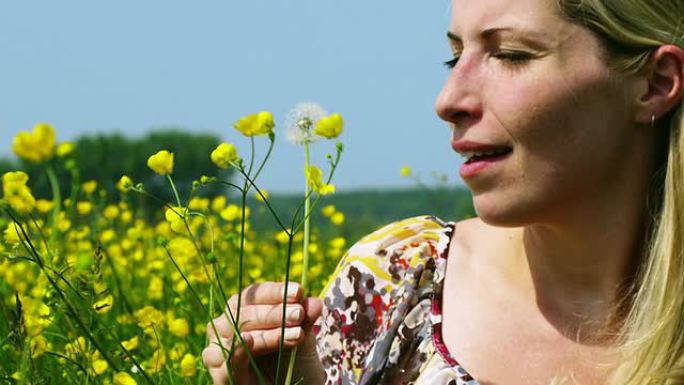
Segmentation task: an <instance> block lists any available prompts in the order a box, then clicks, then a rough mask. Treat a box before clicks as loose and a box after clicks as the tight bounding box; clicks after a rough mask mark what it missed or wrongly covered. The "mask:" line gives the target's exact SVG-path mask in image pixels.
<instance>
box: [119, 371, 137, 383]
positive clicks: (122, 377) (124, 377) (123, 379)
mask: <svg viewBox="0 0 684 385" xmlns="http://www.w3.org/2000/svg"><path fill="white" fill-rule="evenodd" d="M114 385H138V383H137V382H135V380H134V379H133V377H131V375H130V374H128V373H126V372H119V373H116V374H115V375H114Z"/></svg>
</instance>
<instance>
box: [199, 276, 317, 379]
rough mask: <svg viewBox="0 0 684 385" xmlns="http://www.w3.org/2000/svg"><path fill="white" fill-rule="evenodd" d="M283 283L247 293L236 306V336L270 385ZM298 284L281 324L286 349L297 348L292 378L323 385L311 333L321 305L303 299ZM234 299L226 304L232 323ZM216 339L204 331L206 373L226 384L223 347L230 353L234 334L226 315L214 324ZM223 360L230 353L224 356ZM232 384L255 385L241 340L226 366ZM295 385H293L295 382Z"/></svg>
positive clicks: (253, 288) (292, 287)
mask: <svg viewBox="0 0 684 385" xmlns="http://www.w3.org/2000/svg"><path fill="white" fill-rule="evenodd" d="M284 290H285V284H284V283H282V282H265V283H261V284H255V285H252V286H249V287H247V288H246V289H244V290H243V291H242V294H241V296H242V300H241V303H240V307H241V309H240V321H239V323H240V325H241V327H240V332H241V335H242V338H243V340H244V342H245V345H246V346H247V348H248V349H249V351H250V352H251V354H252V356H253V357H254V358H255V360H256V361H257V363H258V367H259V370H260V371H261V373H262V374H263V375H264V378H265V379H266V381H267V382H268V383H272V380H273V379H274V378H275V374H276V373H275V371H276V366H277V360H278V349H279V347H280V335H281V330H280V326H281V320H282V314H283V305H282V304H283V294H284ZM302 296H303V295H302V289H301V287H300V286H299V284H297V283H294V282H291V283H290V284H289V285H288V296H287V303H286V314H287V319H286V322H285V339H284V345H285V348H286V349H288V350H289V349H290V348H292V347H294V346H299V347H298V348H297V359H296V369H295V376H294V377H293V380H296V379H298V377H297V376H298V375H303V376H304V382H303V384H307V385H309V384H310V385H321V384H323V382H324V381H325V374H324V372H323V366H322V364H321V361H320V359H319V358H318V354H317V353H316V346H315V338H314V336H313V333H312V332H311V329H312V326H313V323H314V321H315V320H316V319H317V318H318V317H319V316H320V315H321V311H322V309H323V306H322V303H321V301H320V300H319V299H318V298H313V297H311V298H304V299H303V298H302ZM237 302H238V297H237V295H233V296H232V297H230V299H229V300H228V308H229V309H230V311H231V312H232V314H233V316H234V317H235V316H236V314H237ZM214 325H215V326H216V333H215V332H214V327H213V326H212V324H211V323H209V324H208V325H207V335H208V337H209V346H207V347H206V348H205V349H204V351H203V352H202V358H203V360H204V364H205V365H206V366H207V368H208V369H209V373H210V374H211V378H212V379H213V381H214V384H215V385H225V384H228V371H227V369H226V363H225V361H224V353H223V352H222V351H221V346H219V343H220V344H221V345H222V346H223V347H224V348H225V349H228V350H230V347H231V344H232V341H233V328H232V327H231V324H230V320H229V319H228V318H227V317H226V314H225V313H224V314H223V315H221V316H220V317H218V318H215V319H214ZM225 354H226V355H227V354H228V352H227V351H226V352H225ZM283 357H285V358H286V359H283V360H282V362H281V367H280V378H281V379H283V378H285V373H286V372H287V364H288V361H289V359H288V358H289V354H288V355H283ZM229 365H230V366H231V368H232V369H233V373H234V375H235V380H236V382H237V384H240V385H256V384H257V380H256V379H257V377H256V375H255V373H254V371H253V369H252V367H251V366H250V363H249V358H248V355H247V352H246V351H245V348H244V346H243V345H242V343H240V340H239V339H237V340H236V341H235V350H234V354H233V358H232V360H231V362H230V363H229ZM293 383H294V381H293Z"/></svg>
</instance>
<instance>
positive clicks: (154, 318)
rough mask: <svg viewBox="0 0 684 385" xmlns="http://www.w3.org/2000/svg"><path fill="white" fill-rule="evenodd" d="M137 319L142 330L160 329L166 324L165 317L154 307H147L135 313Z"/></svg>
mask: <svg viewBox="0 0 684 385" xmlns="http://www.w3.org/2000/svg"><path fill="white" fill-rule="evenodd" d="M135 319H136V321H137V323H138V326H140V327H141V328H147V327H151V326H155V327H159V325H162V323H163V322H164V315H163V314H162V313H161V312H160V311H159V310H157V309H155V308H154V307H152V306H145V307H144V308H142V309H140V310H137V311H136V312H135Z"/></svg>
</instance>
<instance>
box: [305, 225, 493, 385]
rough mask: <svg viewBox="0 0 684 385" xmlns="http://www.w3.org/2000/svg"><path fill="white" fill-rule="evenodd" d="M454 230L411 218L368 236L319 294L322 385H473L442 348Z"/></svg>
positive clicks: (476, 384) (443, 346)
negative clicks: (444, 287)
mask: <svg viewBox="0 0 684 385" xmlns="http://www.w3.org/2000/svg"><path fill="white" fill-rule="evenodd" d="M453 229H454V224H453V223H445V222H442V221H441V220H439V219H437V218H435V217H430V216H423V217H416V218H410V219H406V220H402V221H398V222H395V223H392V224H389V225H387V226H385V227H383V228H381V229H379V230H377V231H375V232H373V233H372V234H370V235H367V236H366V237H364V238H363V239H361V240H360V241H359V242H357V243H356V244H355V245H354V246H352V247H351V248H350V249H349V251H348V252H347V253H346V254H345V255H344V257H343V258H342V260H341V261H340V263H339V265H338V266H337V269H336V270H335V273H334V274H333V275H332V278H331V280H330V282H329V283H328V285H327V287H326V288H325V289H324V290H323V292H322V293H321V298H322V300H323V315H322V316H321V317H320V318H319V319H318V321H317V322H316V325H315V327H314V332H315V333H316V336H317V337H316V338H317V348H318V353H319V356H320V357H321V360H322V362H323V366H324V367H325V371H326V378H327V380H326V385H352V384H353V385H376V384H378V385H395V384H414V385H478V384H479V383H478V382H477V380H475V379H474V378H473V377H472V376H470V375H469V374H468V372H467V371H466V370H465V369H464V368H463V367H461V366H460V365H459V363H458V362H457V361H456V360H455V359H454V358H453V357H451V355H450V354H449V351H448V350H447V348H446V346H445V345H444V342H443V340H442V333H441V331H442V313H441V300H442V284H443V282H444V273H445V270H446V261H447V260H446V258H447V254H448V250H449V241H450V239H451V234H452V232H453Z"/></svg>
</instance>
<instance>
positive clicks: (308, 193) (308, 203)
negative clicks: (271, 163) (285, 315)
mask: <svg viewBox="0 0 684 385" xmlns="http://www.w3.org/2000/svg"><path fill="white" fill-rule="evenodd" d="M310 164H311V159H310V155H309V143H308V142H307V143H304V167H306V169H307V170H308V169H309V167H310ZM304 196H305V197H306V198H305V199H304V217H305V218H304V246H303V247H304V250H302V253H303V258H302V290H303V291H304V293H305V294H306V289H307V286H308V283H309V282H308V280H307V275H306V272H307V271H308V270H309V241H310V227H311V220H310V219H311V207H310V206H311V187H310V186H309V182H308V181H307V182H306V183H305V187H304Z"/></svg>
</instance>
